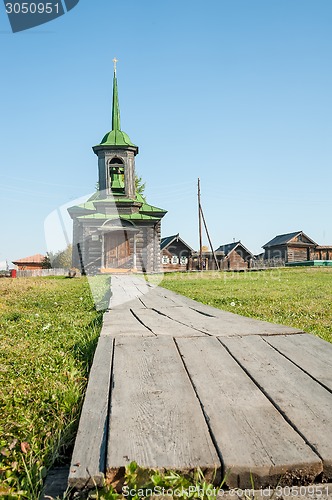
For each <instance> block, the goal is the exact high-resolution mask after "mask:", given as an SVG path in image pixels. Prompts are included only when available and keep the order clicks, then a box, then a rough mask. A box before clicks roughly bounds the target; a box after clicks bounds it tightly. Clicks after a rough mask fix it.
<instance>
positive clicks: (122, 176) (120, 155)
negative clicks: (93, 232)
mask: <svg viewBox="0 0 332 500" xmlns="http://www.w3.org/2000/svg"><path fill="white" fill-rule="evenodd" d="M117 62H118V61H117V59H115V58H114V59H113V63H114V73H113V105H112V130H111V131H110V132H108V133H107V134H106V135H105V136H104V137H103V139H102V141H101V143H100V144H98V145H97V146H94V147H93V148H92V149H93V151H94V153H95V154H96V155H97V156H98V174H99V175H98V178H99V191H103V192H105V193H106V194H107V195H115V196H124V197H126V198H133V199H134V198H135V197H136V191H135V156H136V155H137V154H138V147H137V146H136V145H135V144H133V143H132V142H131V140H130V138H129V136H128V135H127V134H126V133H125V132H123V131H122V130H121V125H120V106H119V96H118V83H117V76H116V63H117Z"/></svg>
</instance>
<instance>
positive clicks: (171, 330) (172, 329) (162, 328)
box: [133, 309, 204, 337]
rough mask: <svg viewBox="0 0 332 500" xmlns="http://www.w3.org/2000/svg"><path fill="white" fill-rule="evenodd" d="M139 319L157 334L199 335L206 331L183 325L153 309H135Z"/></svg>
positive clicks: (175, 335) (174, 335) (176, 335)
mask: <svg viewBox="0 0 332 500" xmlns="http://www.w3.org/2000/svg"><path fill="white" fill-rule="evenodd" d="M133 312H134V314H135V316H136V317H137V318H139V321H140V322H141V323H142V324H143V325H145V326H146V327H147V328H148V329H149V330H151V331H152V332H153V333H154V334H156V335H172V336H173V337H179V336H185V337H195V336H196V337H197V336H200V335H204V333H202V332H200V331H198V330H194V329H193V328H191V327H189V326H186V325H182V324H181V323H179V322H178V321H174V320H172V319H170V318H168V317H166V316H164V315H162V314H159V313H158V312H156V311H154V310H152V309H133Z"/></svg>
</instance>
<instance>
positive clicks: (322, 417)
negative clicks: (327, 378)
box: [219, 336, 332, 479]
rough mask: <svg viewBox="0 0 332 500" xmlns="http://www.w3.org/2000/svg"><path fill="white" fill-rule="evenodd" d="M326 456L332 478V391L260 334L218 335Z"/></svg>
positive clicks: (297, 427) (325, 468)
mask: <svg viewBox="0 0 332 500" xmlns="http://www.w3.org/2000/svg"><path fill="white" fill-rule="evenodd" d="M219 340H220V342H222V343H223V344H224V345H226V346H227V348H228V349H229V350H230V352H231V353H232V354H233V356H235V358H236V359H237V360H238V361H239V362H240V363H241V365H242V366H243V367H244V368H245V369H246V370H247V371H248V373H249V374H250V376H251V377H252V378H253V379H254V380H255V381H256V383H257V384H258V385H259V387H261V388H262V390H263V391H264V392H265V393H266V394H267V395H268V397H269V398H270V399H271V401H273V402H274V404H275V405H276V406H277V407H278V408H279V410H280V411H281V412H282V414H283V415H284V416H285V418H286V419H287V420H288V421H289V422H290V423H291V425H292V426H293V427H294V428H295V429H296V430H297V431H298V432H299V433H300V434H301V435H302V436H304V439H305V440H306V441H307V442H308V443H310V445H311V446H312V448H313V449H314V450H316V452H317V453H318V454H319V456H320V457H321V458H322V460H323V467H324V476H325V477H326V478H327V479H331V478H332V447H331V441H332V420H331V415H332V394H331V393H330V392H329V391H327V390H326V389H325V388H323V387H322V386H321V385H320V384H318V383H317V382H315V381H314V380H313V379H312V378H311V377H309V375H307V374H306V373H304V372H303V371H302V370H301V369H300V368H298V367H297V366H295V365H294V364H293V363H292V362H291V361H289V360H288V359H286V358H285V357H284V356H282V355H281V354H279V353H278V352H277V351H276V350H275V349H273V348H272V347H271V346H270V345H269V344H267V343H266V342H265V341H264V340H263V339H262V338H260V337H254V336H252V337H243V338H238V339H234V338H228V339H226V338H223V339H219Z"/></svg>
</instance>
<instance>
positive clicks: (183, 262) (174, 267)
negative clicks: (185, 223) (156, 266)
mask: <svg viewBox="0 0 332 500" xmlns="http://www.w3.org/2000/svg"><path fill="white" fill-rule="evenodd" d="M160 249H161V262H162V267H163V271H186V270H187V269H188V265H189V260H190V259H191V256H192V254H193V252H194V250H193V249H192V248H191V246H189V245H188V243H186V242H185V241H184V240H183V239H182V238H180V236H179V233H178V234H174V235H172V236H166V237H165V238H161V243H160Z"/></svg>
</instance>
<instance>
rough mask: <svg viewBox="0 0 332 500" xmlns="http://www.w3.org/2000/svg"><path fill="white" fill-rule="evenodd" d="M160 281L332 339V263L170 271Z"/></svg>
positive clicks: (253, 315)
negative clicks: (246, 269) (256, 269)
mask: <svg viewBox="0 0 332 500" xmlns="http://www.w3.org/2000/svg"><path fill="white" fill-rule="evenodd" d="M161 286H163V287H165V288H168V289H169V290H173V291H174V292H178V293H181V294H183V295H186V296H187V297H190V298H191V299H194V300H197V301H200V302H203V303H204V304H209V305H211V306H213V307H218V308H219V309H224V310H226V311H231V312H234V313H237V314H242V315H243V316H249V317H251V318H257V319H262V320H266V321H271V322H274V323H281V324H284V325H287V326H293V327H296V328H301V329H303V330H305V331H306V332H310V333H313V334H315V335H318V336H319V337H321V338H323V339H325V340H327V341H329V342H332V305H331V303H332V269H328V268H292V269H290V268H281V269H273V270H265V271H259V272H247V273H235V272H234V273H232V272H220V273H217V272H204V273H199V272H197V273H172V274H166V275H165V276H164V278H163V281H162V282H161Z"/></svg>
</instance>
